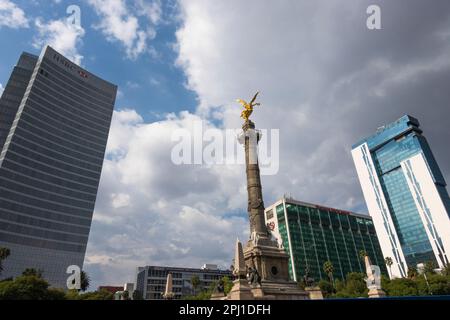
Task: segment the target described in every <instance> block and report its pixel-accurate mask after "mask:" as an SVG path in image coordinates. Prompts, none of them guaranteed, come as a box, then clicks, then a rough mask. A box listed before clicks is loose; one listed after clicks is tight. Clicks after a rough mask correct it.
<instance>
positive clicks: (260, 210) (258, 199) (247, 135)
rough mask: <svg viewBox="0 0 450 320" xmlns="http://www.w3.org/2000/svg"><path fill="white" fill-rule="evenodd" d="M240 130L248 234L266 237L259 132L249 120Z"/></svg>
mask: <svg viewBox="0 0 450 320" xmlns="http://www.w3.org/2000/svg"><path fill="white" fill-rule="evenodd" d="M242 130H243V134H242V135H241V136H240V137H239V142H240V143H241V144H244V148H245V165H246V174H247V193H248V207H247V211H248V216H249V220H250V234H251V236H252V237H254V236H257V237H259V236H262V237H267V228H266V224H265V219H264V201H263V196H262V187H261V178H260V174H259V163H258V142H259V140H260V139H261V133H260V132H257V131H256V130H255V124H254V123H253V122H252V121H251V120H247V121H246V122H245V123H244V125H243V126H242Z"/></svg>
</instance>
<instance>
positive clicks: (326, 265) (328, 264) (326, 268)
mask: <svg viewBox="0 0 450 320" xmlns="http://www.w3.org/2000/svg"><path fill="white" fill-rule="evenodd" d="M323 271H325V273H326V274H327V276H328V279H330V282H331V283H332V284H333V286H334V279H333V272H334V266H333V263H331V261H329V260H328V261H325V262H324V264H323Z"/></svg>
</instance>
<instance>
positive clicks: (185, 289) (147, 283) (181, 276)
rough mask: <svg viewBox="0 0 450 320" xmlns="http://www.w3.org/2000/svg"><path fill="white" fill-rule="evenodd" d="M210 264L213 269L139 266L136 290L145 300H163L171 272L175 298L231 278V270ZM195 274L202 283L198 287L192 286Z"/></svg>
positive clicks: (197, 291)
mask: <svg viewBox="0 0 450 320" xmlns="http://www.w3.org/2000/svg"><path fill="white" fill-rule="evenodd" d="M208 266H209V268H211V269H206V268H200V269H195V268H177V267H159V266H146V267H138V268H137V274H136V290H137V291H139V293H140V294H142V297H143V298H144V300H162V299H163V297H162V295H163V294H164V291H165V289H166V281H167V275H168V274H169V273H171V274H172V279H173V280H172V284H173V289H172V290H173V293H174V295H175V296H174V299H180V298H182V297H183V296H188V295H194V294H195V293H199V292H200V291H201V290H207V289H208V288H209V287H210V286H211V284H213V283H214V282H216V281H218V280H219V279H222V278H223V277H229V278H230V279H231V277H232V274H231V271H229V270H219V269H218V268H217V266H215V265H208ZM193 276H198V277H199V280H200V284H199V286H198V288H194V287H193V286H192V283H191V279H192V277H193Z"/></svg>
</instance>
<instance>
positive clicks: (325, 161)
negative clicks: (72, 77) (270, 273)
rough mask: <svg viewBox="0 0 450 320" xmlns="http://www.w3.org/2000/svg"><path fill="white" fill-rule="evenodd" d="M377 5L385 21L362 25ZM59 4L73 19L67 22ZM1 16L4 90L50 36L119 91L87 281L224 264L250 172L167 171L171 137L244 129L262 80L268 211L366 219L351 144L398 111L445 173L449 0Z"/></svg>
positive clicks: (49, 9)
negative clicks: (334, 212) (281, 208)
mask: <svg viewBox="0 0 450 320" xmlns="http://www.w3.org/2000/svg"><path fill="white" fill-rule="evenodd" d="M374 2H375V3H377V4H378V5H379V6H380V7H381V25H382V28H381V30H369V29H368V28H367V26H366V19H367V13H366V10H367V7H368V6H369V5H371V4H374ZM69 4H77V5H79V6H80V8H81V28H75V29H73V28H72V29H71V28H68V27H67V26H66V25H65V24H64V21H65V19H66V16H67V15H66V8H67V6H68V5H69ZM1 5H3V9H1V8H2V7H1ZM12 13H15V15H12ZM0 18H2V19H0V40H1V43H2V44H7V45H2V49H1V50H0V84H2V85H3V86H4V85H5V83H6V81H7V79H8V76H9V73H10V71H11V69H12V67H13V65H14V64H15V63H16V61H17V59H18V57H19V55H20V53H21V52H22V51H29V52H32V53H36V54H37V53H39V49H38V48H36V47H40V46H42V45H43V44H44V43H50V44H51V45H52V46H53V47H55V49H57V50H59V51H61V52H62V53H63V54H65V55H66V56H68V57H72V58H73V59H75V60H79V61H81V64H82V65H83V66H84V67H86V68H87V69H88V70H90V71H92V72H93V73H95V74H97V75H99V76H101V77H102V78H104V79H106V80H109V81H111V82H113V83H116V84H117V85H118V86H119V91H120V93H119V95H118V98H117V103H116V111H115V113H114V116H113V120H112V124H111V131H110V136H109V138H108V146H107V150H106V158H105V162H104V165H103V171H102V177H101V181H100V186H99V190H98V196H97V202H96V208H95V212H94V218H93V223H92V228H91V232H90V237H89V243H88V248H87V253H86V259H85V266H84V267H85V269H86V270H87V271H88V273H89V274H90V275H91V278H92V280H93V282H92V287H93V288H94V289H95V288H96V287H97V286H98V285H117V284H122V283H124V282H125V281H133V280H134V274H135V268H136V267H137V266H143V265H171V266H189V267H199V266H201V265H203V264H204V263H216V264H218V265H220V266H221V267H228V266H229V265H230V262H231V259H232V257H233V247H234V241H235V239H236V237H239V238H240V239H246V238H247V237H248V221H247V217H246V213H245V210H246V207H247V194H246V192H247V191H246V184H245V168H244V167H243V166H241V165H213V166H204V165H203V166H202V165H185V166H177V165H175V164H174V163H173V162H172V161H171V158H170V155H171V150H172V148H173V141H171V135H172V134H173V132H174V131H175V130H177V129H185V130H187V131H189V132H192V131H193V129H192V128H193V124H195V123H198V121H201V122H202V123H203V125H204V127H205V128H214V129H236V128H240V126H241V125H242V123H241V119H240V118H239V113H240V107H239V106H238V105H237V104H236V102H235V99H236V98H248V97H249V96H251V95H252V94H253V93H254V92H256V91H257V90H260V91H261V94H260V96H259V101H260V102H261V104H262V105H261V107H260V108H258V109H257V111H255V112H254V114H253V115H252V118H253V119H254V121H255V123H256V124H257V126H258V128H261V129H278V130H279V133H280V145H279V147H280V148H279V151H280V163H279V172H278V173H277V174H275V175H270V176H263V177H262V183H263V193H264V202H265V204H266V205H270V204H272V203H274V202H275V201H276V200H277V199H279V198H281V197H282V196H283V195H284V194H290V195H292V196H293V197H294V198H296V199H298V200H302V201H306V202H311V203H317V204H321V205H324V206H331V207H336V208H340V209H345V210H350V211H357V212H361V213H367V208H366V205H365V202H364V199H363V195H362V192H361V188H360V185H359V182H358V178H357V176H356V171H355V168H354V165H353V161H352V158H351V154H350V150H351V146H352V145H353V144H354V143H355V142H357V141H359V140H361V139H362V138H364V137H367V136H368V135H371V134H372V133H374V131H375V130H376V128H378V127H380V126H381V125H383V124H387V123H390V122H392V121H395V120H396V119H398V118H400V117H401V116H403V115H404V114H411V115H412V116H414V117H416V118H418V119H419V121H420V123H421V127H422V129H423V130H424V134H425V135H426V137H427V140H428V141H429V143H430V145H431V148H432V150H433V153H434V155H435V157H436V159H437V162H438V163H439V165H440V166H441V169H442V171H443V174H444V177H445V178H446V180H447V181H449V180H450V161H449V159H450V149H449V148H448V136H449V129H448V120H447V119H449V118H450V114H449V112H450V108H449V106H450V90H448V83H450V59H449V56H450V32H449V30H450V3H449V2H448V0H435V1H433V5H430V3H429V1H425V0H398V1H391V0H377V1H373V0H340V1H329V0H316V1H310V0H286V1H269V0H267V1H264V0H246V1H242V0H227V1H218V0H217V1H212V0H176V1H175V0H171V1H159V0H82V1H57V0H52V1H48V0H46V1H44V0H40V1H38V0H33V1H19V0H15V1H12V0H0Z"/></svg>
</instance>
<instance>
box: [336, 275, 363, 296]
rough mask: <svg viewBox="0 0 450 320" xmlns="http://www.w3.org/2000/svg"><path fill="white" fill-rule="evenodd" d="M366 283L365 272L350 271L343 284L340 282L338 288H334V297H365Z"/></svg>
mask: <svg viewBox="0 0 450 320" xmlns="http://www.w3.org/2000/svg"><path fill="white" fill-rule="evenodd" d="M367 292H368V289H367V285H366V281H365V274H364V273H359V272H351V273H348V274H347V277H346V279H345V281H344V283H343V284H340V286H339V290H336V294H335V295H334V296H335V297H339V298H358V297H367Z"/></svg>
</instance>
